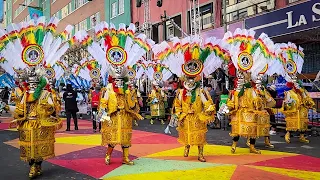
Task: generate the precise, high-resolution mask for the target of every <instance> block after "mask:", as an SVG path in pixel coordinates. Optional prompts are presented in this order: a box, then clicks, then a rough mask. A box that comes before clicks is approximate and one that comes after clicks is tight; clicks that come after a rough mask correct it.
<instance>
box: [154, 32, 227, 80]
mask: <svg viewBox="0 0 320 180" xmlns="http://www.w3.org/2000/svg"><path fill="white" fill-rule="evenodd" d="M227 46H228V44H227V43H223V42H222V41H221V40H218V39H215V38H209V39H207V40H206V41H205V42H202V41H201V38H200V37H199V36H198V35H195V36H189V37H186V38H184V39H181V40H180V39H179V38H177V37H174V38H172V45H169V43H167V42H165V41H164V42H162V43H160V44H157V45H155V46H154V47H153V48H152V50H153V52H154V54H155V58H156V59H159V60H161V62H162V63H163V64H164V65H166V66H167V67H170V70H171V72H172V73H174V74H176V75H177V76H179V77H182V76H188V77H197V76H199V75H200V74H201V73H204V75H206V76H207V75H209V74H211V73H212V72H214V71H215V70H216V69H217V68H219V67H221V64H222V62H223V61H224V60H225V61H228V60H229V59H230V55H229V53H228V52H227V51H226V47H227Z"/></svg>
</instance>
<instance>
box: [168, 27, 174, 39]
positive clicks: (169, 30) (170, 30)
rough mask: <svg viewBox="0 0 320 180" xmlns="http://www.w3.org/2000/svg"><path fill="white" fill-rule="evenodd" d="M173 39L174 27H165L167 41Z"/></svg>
mask: <svg viewBox="0 0 320 180" xmlns="http://www.w3.org/2000/svg"><path fill="white" fill-rule="evenodd" d="M173 37H174V27H173V25H171V23H170V25H169V26H167V39H170V38H173Z"/></svg>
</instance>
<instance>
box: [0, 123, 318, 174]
mask: <svg viewBox="0 0 320 180" xmlns="http://www.w3.org/2000/svg"><path fill="white" fill-rule="evenodd" d="M0 120H1V121H2V123H0V141H1V143H0V153H1V155H0V169H1V171H0V177H1V179H5V180H7V179H14V180H20V179H21V180H23V179H28V178H27V176H28V165H27V164H26V163H24V162H22V161H20V160H19V149H18V141H17V138H18V133H17V131H16V130H15V129H8V121H9V119H8V118H5V117H0ZM165 127H166V126H165V125H160V122H156V123H155V124H154V125H150V124H149V122H148V121H147V120H144V121H141V122H139V126H138V127H134V129H135V130H134V132H133V138H132V147H131V148H130V155H131V157H130V158H131V159H134V162H135V165H134V166H132V167H131V166H126V165H121V159H122V153H121V148H120V147H117V148H116V149H115V151H114V152H113V154H112V164H111V165H109V166H106V165H105V164H104V155H105V150H106V148H105V147H101V146H100V139H101V137H100V134H99V133H93V131H92V123H91V122H90V121H87V120H80V121H79V130H78V131H70V132H65V131H64V130H65V129H66V127H65V125H64V127H63V129H61V130H59V131H58V133H57V134H56V150H55V151H56V157H55V158H53V159H50V160H48V161H46V162H45V163H44V165H43V171H44V174H43V175H42V176H41V177H39V178H37V179H59V180H61V179H79V180H80V179H110V180H116V179H117V180H122V179H123V180H124V179H126V180H127V179H130V180H135V179H137V180H138V179H139V180H141V179H150V178H153V179H170V180H171V179H172V180H175V179H177V180H180V179H181V180H182V179H234V180H239V179H240V180H241V179H259V180H264V179H268V180H270V179H275V180H276V179H277V180H278V179H281V180H282V179H318V178H319V177H320V143H319V138H320V137H308V138H309V139H310V141H311V142H310V144H301V143H299V142H298V138H294V137H293V138H292V143H291V144H286V143H285V142H284V139H283V137H281V136H282V135H283V134H284V133H279V134H278V135H276V136H272V137H271V138H272V142H273V143H274V145H275V148H274V149H266V148H264V144H263V139H260V140H259V141H258V142H257V148H259V149H261V150H262V154H261V155H253V154H250V153H249V150H248V149H247V148H243V147H245V139H241V140H240V144H239V146H240V147H242V148H238V149H237V152H236V154H231V153H230V145H231V138H230V137H229V135H228V132H227V131H222V130H218V129H209V130H208V133H207V140H208V145H207V146H205V150H204V151H205V152H204V154H205V157H206V159H207V162H206V163H200V162H198V161H197V148H196V147H192V148H191V151H190V157H188V158H184V157H182V155H183V147H182V146H181V145H180V144H179V143H178V142H177V140H176V136H177V132H176V130H174V129H171V132H172V134H171V135H166V134H164V129H165Z"/></svg>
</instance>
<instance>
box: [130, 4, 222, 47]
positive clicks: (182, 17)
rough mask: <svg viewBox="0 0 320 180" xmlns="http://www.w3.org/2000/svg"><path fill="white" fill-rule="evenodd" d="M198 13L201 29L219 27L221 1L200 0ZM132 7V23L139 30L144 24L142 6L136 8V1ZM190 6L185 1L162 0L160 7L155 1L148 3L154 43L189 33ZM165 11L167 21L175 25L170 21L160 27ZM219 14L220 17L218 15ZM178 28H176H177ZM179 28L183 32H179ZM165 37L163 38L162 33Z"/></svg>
mask: <svg viewBox="0 0 320 180" xmlns="http://www.w3.org/2000/svg"><path fill="white" fill-rule="evenodd" d="M199 4H200V12H201V16H200V18H201V29H202V30H207V29H212V28H213V27H216V26H220V19H221V17H220V15H221V13H220V12H221V9H220V10H219V8H221V0H200V2H199ZM131 6H132V22H133V23H135V24H136V25H137V26H138V27H139V28H142V25H143V23H144V19H145V17H144V4H142V5H141V7H137V0H132V1H131ZM189 6H190V4H189V1H186V0H172V1H171V0H163V1H162V6H161V7H158V6H157V0H150V1H149V9H150V22H151V24H152V39H153V40H155V41H156V42H159V41H162V40H163V39H169V38H170V37H173V36H182V35H183V32H185V33H189V32H190V26H189V24H190V23H189V19H190V18H189V16H190V13H189V11H190V7H189ZM164 11H166V16H167V19H172V20H173V21H174V23H175V24H176V25H174V24H173V23H172V22H171V21H169V20H167V21H166V26H165V29H164V26H163V25H162V20H163V19H162V18H161V16H164ZM219 14H220V15H219ZM177 26H178V27H179V28H178V27H177ZM180 28H181V29H182V31H183V32H181V30H180ZM164 31H165V32H166V33H165V36H166V37H164V33H163V32H164Z"/></svg>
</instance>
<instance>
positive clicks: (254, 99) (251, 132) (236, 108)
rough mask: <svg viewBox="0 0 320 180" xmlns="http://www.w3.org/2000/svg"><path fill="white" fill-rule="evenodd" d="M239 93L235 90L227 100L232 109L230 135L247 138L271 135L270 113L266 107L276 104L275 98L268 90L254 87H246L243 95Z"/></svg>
mask: <svg viewBox="0 0 320 180" xmlns="http://www.w3.org/2000/svg"><path fill="white" fill-rule="evenodd" d="M238 94H239V92H238V91H235V92H234V94H233V96H232V98H231V99H229V100H228V102H227V106H228V108H229V109H230V110H231V111H230V115H231V126H232V130H231V133H230V136H232V137H236V136H241V137H245V138H258V137H263V136H269V128H270V115H269V113H268V112H267V110H266V108H267V107H270V108H271V107H273V106H274V105H275V101H274V99H273V98H272V97H271V95H270V94H269V93H268V92H267V91H264V90H261V91H259V90H255V89H254V88H247V89H245V90H244V94H243V95H242V96H241V97H238Z"/></svg>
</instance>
